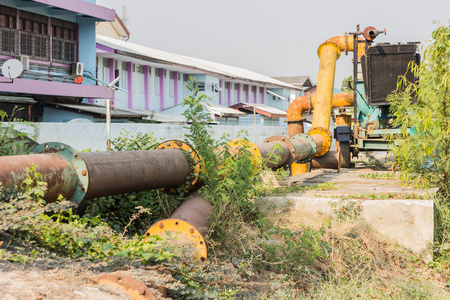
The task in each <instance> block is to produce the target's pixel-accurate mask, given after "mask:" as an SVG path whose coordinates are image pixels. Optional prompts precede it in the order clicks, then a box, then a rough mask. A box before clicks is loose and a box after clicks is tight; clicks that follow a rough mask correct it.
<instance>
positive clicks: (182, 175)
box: [0, 131, 331, 260]
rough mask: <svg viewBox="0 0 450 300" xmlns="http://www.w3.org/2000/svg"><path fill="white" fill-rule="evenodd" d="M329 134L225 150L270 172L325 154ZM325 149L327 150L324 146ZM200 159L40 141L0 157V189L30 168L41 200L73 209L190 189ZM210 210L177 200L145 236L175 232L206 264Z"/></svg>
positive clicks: (170, 148) (182, 149)
mask: <svg viewBox="0 0 450 300" xmlns="http://www.w3.org/2000/svg"><path fill="white" fill-rule="evenodd" d="M330 144H331V135H329V136H328V135H326V136H324V135H323V132H320V131H318V132H317V133H314V134H312V135H306V134H298V135H296V136H294V137H292V138H291V139H288V138H286V137H283V136H272V137H269V138H267V139H266V140H265V141H264V142H263V143H260V144H257V145H254V144H253V143H251V142H249V141H242V140H237V141H233V142H231V143H230V148H231V150H233V149H232V148H233V147H238V146H241V147H246V149H248V150H250V153H251V155H252V159H253V160H254V162H255V165H258V166H259V165H260V164H262V163H265V164H267V166H268V167H270V168H280V167H287V166H289V165H291V164H292V163H293V162H295V161H299V162H303V163H306V162H309V161H310V160H311V159H312V158H313V157H314V156H315V155H316V154H317V153H318V152H324V151H327V145H330ZM328 149H329V146H328ZM199 164H200V159H199V157H198V155H197V153H196V152H195V151H194V150H193V149H192V148H191V147H190V146H189V145H188V144H186V143H184V142H182V141H176V140H174V141H166V142H164V143H162V144H160V145H159V146H158V147H157V149H156V150H148V151H118V152H77V151H76V150H75V149H73V148H71V147H69V146H67V145H65V144H62V143H45V144H42V145H39V146H37V147H35V148H34V149H33V150H32V154H29V155H18V156H9V157H0V182H1V183H2V185H3V187H4V188H7V189H10V190H12V189H14V187H17V188H18V189H19V190H20V188H21V187H20V185H21V183H22V182H23V180H24V179H26V178H27V176H28V174H29V170H30V167H31V166H32V165H35V166H36V167H35V168H36V172H37V173H40V174H41V177H40V179H39V180H40V181H43V182H47V185H48V189H47V190H46V192H45V193H44V196H43V198H44V200H45V201H46V202H54V201H56V200H57V199H58V197H59V196H60V195H62V196H63V197H64V198H65V199H67V200H71V201H73V202H74V203H76V204H77V205H79V204H80V203H82V201H83V200H87V199H93V198H97V197H102V196H108V195H115V194H122V193H126V192H132V191H140V190H150V189H157V188H158V189H163V190H164V191H165V192H169V193H175V192H177V190H179V189H180V187H181V188H182V189H185V190H189V189H193V188H194V187H195V186H196V183H197V182H198V179H199V172H200V165H199ZM212 209H213V208H212V206H211V205H210V204H209V203H207V202H206V201H204V200H203V199H202V198H201V196H200V195H198V194H197V195H195V196H194V197H193V198H190V199H188V200H187V201H185V202H183V204H182V205H181V206H180V207H179V208H178V209H177V211H175V213H174V214H173V215H172V217H171V218H170V219H167V220H162V221H160V222H158V223H156V224H155V225H153V226H152V227H151V228H150V229H149V230H148V231H147V233H146V235H151V234H162V233H163V232H166V231H171V232H176V233H177V236H179V241H180V243H182V244H184V243H186V242H187V241H190V242H192V243H193V244H194V246H195V247H196V248H197V249H198V251H197V257H198V259H200V260H206V258H207V250H206V243H205V241H204V237H203V236H204V234H205V232H206V230H207V228H209V221H208V216H209V215H210V214H211V212H212Z"/></svg>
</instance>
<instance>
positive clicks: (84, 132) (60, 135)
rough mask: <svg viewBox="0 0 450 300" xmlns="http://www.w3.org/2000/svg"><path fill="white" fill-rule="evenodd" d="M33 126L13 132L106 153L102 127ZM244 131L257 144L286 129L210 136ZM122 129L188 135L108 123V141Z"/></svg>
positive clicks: (223, 128)
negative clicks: (109, 131) (109, 133)
mask: <svg viewBox="0 0 450 300" xmlns="http://www.w3.org/2000/svg"><path fill="white" fill-rule="evenodd" d="M34 126H35V127H34V128H33V127H26V126H23V125H22V124H18V125H17V126H16V129H17V130H19V131H22V132H25V133H27V134H29V135H32V136H34V137H35V140H36V141H37V142H38V143H45V142H61V143H65V144H67V145H69V146H72V147H73V148H75V149H77V150H84V149H89V148H90V149H91V150H92V151H105V150H106V124H104V123H103V124H99V123H44V122H43V123H34ZM242 129H245V130H247V132H248V139H249V140H250V141H252V142H255V141H256V143H261V142H263V141H264V140H265V139H266V138H268V137H270V136H272V135H284V136H287V127H286V126H284V127H283V126H264V128H257V132H256V138H255V134H254V129H253V126H236V125H214V126H212V135H213V137H214V138H215V139H219V138H220V137H222V136H223V135H224V134H225V133H226V134H227V135H229V139H230V140H233V139H236V138H237V137H238V134H239V131H240V130H242ZM123 130H127V131H130V132H131V133H132V134H136V133H138V132H152V133H154V136H155V137H157V138H160V139H161V140H170V139H178V140H184V134H185V133H187V132H188V130H187V129H186V128H183V125H171V124H131V123H113V124H111V138H112V139H114V138H117V137H119V136H120V133H121V132H123Z"/></svg>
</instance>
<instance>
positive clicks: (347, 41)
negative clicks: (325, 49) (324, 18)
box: [326, 35, 366, 59]
mask: <svg viewBox="0 0 450 300" xmlns="http://www.w3.org/2000/svg"><path fill="white" fill-rule="evenodd" d="M359 40H360V41H364V39H362V38H359ZM326 42H331V43H334V44H336V45H337V46H338V47H339V49H341V51H344V52H350V51H353V50H354V45H353V36H352V35H350V36H349V35H340V36H335V37H332V38H330V39H328V40H326ZM365 53H366V45H365V43H358V59H360V58H361V56H363V55H364V54H365Z"/></svg>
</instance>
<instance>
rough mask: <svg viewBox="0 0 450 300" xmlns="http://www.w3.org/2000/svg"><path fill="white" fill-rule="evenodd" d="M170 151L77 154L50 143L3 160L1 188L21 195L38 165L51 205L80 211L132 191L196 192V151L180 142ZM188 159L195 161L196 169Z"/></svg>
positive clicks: (170, 142)
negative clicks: (87, 203) (65, 203)
mask: <svg viewBox="0 0 450 300" xmlns="http://www.w3.org/2000/svg"><path fill="white" fill-rule="evenodd" d="M167 144H169V145H167ZM164 145H165V146H166V147H169V148H168V149H164V150H151V151H120V152H77V151H76V150H75V149H73V148H71V147H69V146H67V145H65V144H62V143H45V144H41V145H39V146H37V147H35V148H33V149H32V154H29V155H17V156H4V157H0V182H1V183H2V186H3V188H4V189H7V190H11V191H12V190H13V189H15V188H16V189H18V190H19V191H20V190H21V184H22V182H23V180H25V179H26V178H27V176H28V174H29V171H30V168H31V166H33V165H35V166H36V172H37V173H39V174H41V177H40V178H39V180H40V181H43V182H46V183H47V190H46V191H45V193H44V196H43V199H44V200H45V201H46V202H47V203H50V202H55V201H56V200H57V199H58V197H59V196H60V195H62V196H63V197H64V198H65V199H67V200H70V201H73V202H74V203H76V204H77V205H78V204H80V203H81V201H83V200H87V199H93V198H97V197H102V196H109V195H116V194H122V193H126V192H132V191H141V190H150V189H156V188H163V189H170V190H171V189H175V190H176V188H177V187H180V186H185V187H186V188H187V189H188V188H190V187H193V186H194V185H195V183H196V182H197V180H198V170H199V168H200V166H199V161H198V156H197V154H196V153H195V151H193V149H192V148H191V147H190V146H189V145H187V144H186V143H184V142H180V141H168V142H165V144H164ZM180 150H183V151H180ZM187 155H191V157H192V159H191V161H192V162H191V163H190V160H189V159H188V158H187ZM31 176H32V175H31ZM189 177H190V179H189V180H188V182H187V183H186V180H187V179H188V178H189Z"/></svg>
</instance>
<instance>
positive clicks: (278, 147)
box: [256, 141, 291, 168]
mask: <svg viewBox="0 0 450 300" xmlns="http://www.w3.org/2000/svg"><path fill="white" fill-rule="evenodd" d="M256 147H257V148H258V149H259V151H260V152H261V157H262V158H265V159H269V160H268V161H267V163H266V166H267V167H268V168H276V167H281V166H284V165H286V163H287V161H288V159H289V156H290V155H291V154H290V150H289V147H288V145H287V144H286V143H284V142H282V141H274V142H267V143H260V144H257V145H256ZM273 156H278V157H279V159H278V160H277V161H275V160H274V157H273Z"/></svg>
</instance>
